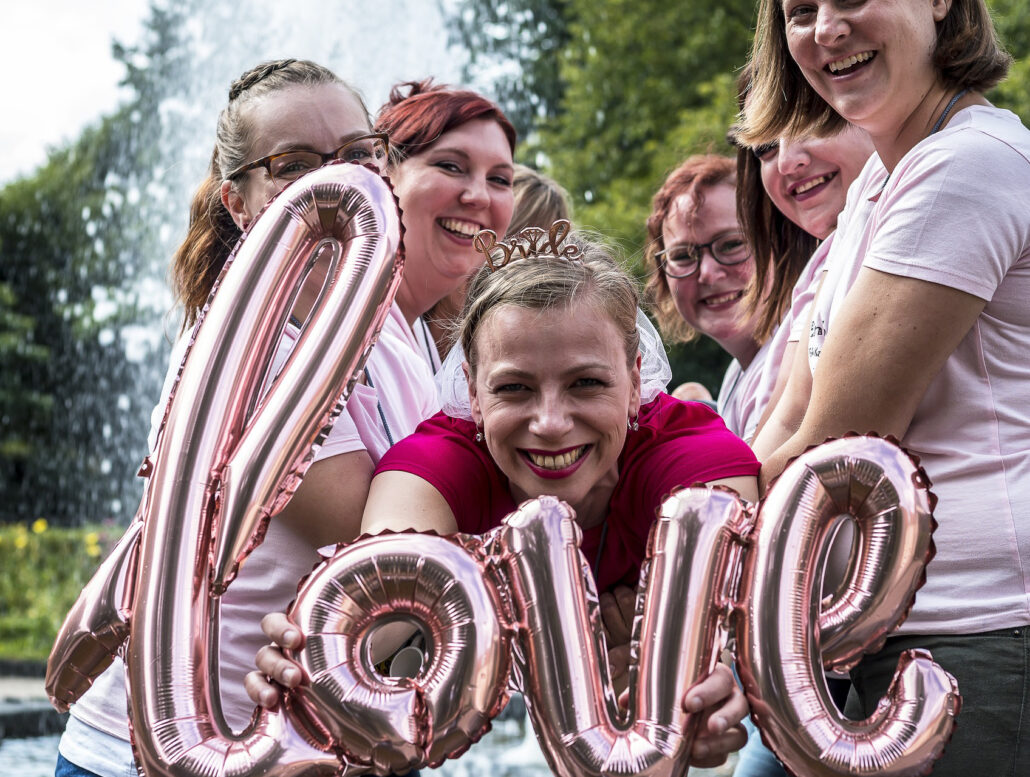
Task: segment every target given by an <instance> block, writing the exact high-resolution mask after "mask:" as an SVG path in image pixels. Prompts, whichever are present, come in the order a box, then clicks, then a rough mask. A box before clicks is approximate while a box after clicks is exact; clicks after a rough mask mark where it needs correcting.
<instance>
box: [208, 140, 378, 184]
mask: <svg viewBox="0 0 1030 777" xmlns="http://www.w3.org/2000/svg"><path fill="white" fill-rule="evenodd" d="M389 156H390V141H389V139H388V138H387V136H386V135H384V134H383V133H381V132H376V133H370V134H368V135H361V136H359V137H356V138H351V139H350V140H348V141H347V142H346V143H344V144H343V145H342V146H340V147H339V148H338V149H336V150H335V151H330V152H329V153H328V154H321V153H319V152H318V151H283V152H282V153H280V154H272V155H270V156H266V157H262V158H261V159H256V160H254V161H253V162H247V164H245V165H240V166H239V167H237V168H236V169H235V170H233V171H232V172H231V173H229V175H228V176H227V177H228V178H229V180H232V179H234V178H237V177H239V176H241V175H243V174H244V173H245V172H247V171H248V170H254V169H256V168H258V167H263V168H265V170H267V171H268V176H269V177H270V178H271V179H272V180H273V181H275V182H276V183H277V184H279V185H281V186H285V185H286V184H289V183H293V182H294V181H296V180H297V179H298V178H300V177H301V176H302V175H305V174H307V173H310V172H311V171H312V170H317V169H318V168H320V167H322V166H323V165H326V164H328V163H329V162H332V161H333V160H335V159H343V160H345V161H347V162H360V163H362V164H370V165H375V166H376V167H378V168H379V171H380V172H384V171H385V170H386V162H387V160H388V159H389Z"/></svg>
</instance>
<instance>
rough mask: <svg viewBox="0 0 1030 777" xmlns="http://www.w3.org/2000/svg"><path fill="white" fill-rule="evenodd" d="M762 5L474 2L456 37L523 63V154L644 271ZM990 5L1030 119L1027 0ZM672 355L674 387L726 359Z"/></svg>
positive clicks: (731, 99)
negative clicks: (656, 216) (684, 165)
mask: <svg viewBox="0 0 1030 777" xmlns="http://www.w3.org/2000/svg"><path fill="white" fill-rule="evenodd" d="M756 5H757V4H756V3H754V2H753V1H752V0H690V2H680V3H670V2H667V0H503V1H502V2H497V0H466V1H465V2H464V3H462V4H461V5H460V13H459V14H457V19H458V21H457V24H456V29H457V31H458V32H457V34H456V40H457V41H458V42H460V43H462V44H463V45H464V46H466V47H468V48H469V49H471V50H472V52H473V53H474V54H475V55H476V56H477V58H474V59H473V61H472V63H471V65H470V68H469V75H470V76H473V75H474V74H475V72H476V71H477V69H478V68H480V67H482V65H483V64H484V61H494V62H496V61H497V60H502V61H503V60H515V61H517V62H518V63H520V64H521V71H519V72H520V73H521V77H518V76H514V75H512V76H510V77H506V78H502V79H501V81H500V83H499V84H498V90H497V93H498V96H499V99H501V100H502V104H503V105H504V106H505V108H506V109H509V110H511V112H512V114H513V115H514V116H515V117H516V118H517V120H518V126H519V130H520V136H521V137H522V138H523V141H522V146H521V149H520V159H521V161H524V162H527V163H529V164H532V165H533V166H535V167H538V168H540V169H542V170H543V171H544V172H547V173H548V174H550V175H552V176H553V177H554V178H555V179H557V180H558V181H559V182H560V183H562V184H563V185H564V186H565V187H566V188H567V189H568V190H569V192H570V194H571V195H572V198H573V201H574V206H575V220H576V221H577V223H578V224H580V225H581V226H583V227H587V228H590V229H595V230H598V231H599V232H601V233H602V234H604V235H606V236H608V237H609V238H610V239H612V240H613V241H615V242H616V243H617V244H619V245H621V246H622V247H623V248H624V249H625V252H626V255H627V258H628V260H629V262H630V264H631V265H632V266H633V267H634V269H635V271H636V272H637V273H638V274H639V275H641V276H643V275H644V273H645V272H646V270H645V268H644V267H643V265H642V262H641V259H642V255H643V248H644V240H645V230H644V223H645V221H646V219H647V215H648V212H649V210H650V201H651V197H652V195H653V194H654V192H655V191H657V189H658V187H659V186H660V185H661V183H662V181H663V180H664V179H665V176H666V175H667V174H668V173H669V172H671V170H672V169H673V168H674V167H675V166H676V165H677V164H678V163H679V162H680V161H681V160H682V159H684V158H685V157H686V156H688V155H690V154H695V153H708V152H714V153H730V152H731V148H730V147H729V145H728V144H727V143H726V141H725V133H726V130H727V128H728V127H729V125H730V124H731V123H732V121H733V117H734V115H735V113H736V103H735V97H736V94H735V87H734V80H735V78H736V75H737V73H738V72H739V69H740V68H741V67H742V66H743V65H744V63H745V62H746V60H747V56H748V53H749V49H750V44H751V39H752V35H753V27H754V15H755V9H756ZM988 5H989V6H990V8H991V9H992V12H993V13H994V15H995V18H996V23H997V27H998V31H999V34H1000V35H1001V38H1002V41H1003V42H1004V43H1005V44H1006V46H1007V47H1008V49H1009V50H1010V51H1011V53H1012V54H1013V55H1014V57H1015V60H1016V61H1015V63H1014V66H1013V68H1012V71H1011V74H1010V76H1009V78H1008V80H1006V81H1005V82H1004V83H1003V84H1002V85H1001V86H999V87H998V88H997V89H996V90H994V92H993V93H992V94H990V95H988V97H989V99H991V100H992V101H993V102H994V103H995V104H996V105H999V106H1002V107H1005V108H1009V109H1010V110H1013V111H1015V112H1016V113H1018V114H1019V115H1020V116H1021V117H1022V118H1023V121H1024V123H1026V122H1027V121H1028V120H1030V89H1028V87H1030V13H1028V8H1027V1H1026V0H989V2H988ZM506 19H507V20H509V22H510V23H508V24H506V23H505V20H506ZM511 20H515V21H514V22H511ZM541 42H544V43H546V44H547V45H541ZM555 44H557V45H555ZM527 105H530V106H531V108H532V109H531V110H527V108H526V106H527ZM670 360H671V362H672V364H673V372H674V376H673V385H675V384H676V383H677V382H679V381H682V380H699V381H701V382H702V383H704V384H705V385H707V386H708V387H709V389H710V390H711V391H712V392H713V393H715V392H716V391H717V390H718V387H719V381H720V379H721V375H722V372H723V371H724V370H725V367H726V364H727V363H728V361H729V357H728V356H727V355H726V354H725V353H723V352H722V351H721V349H719V348H718V347H717V346H715V344H714V343H712V342H711V341H709V340H707V339H702V340H700V341H697V342H695V343H692V344H688V345H684V346H675V347H672V348H670Z"/></svg>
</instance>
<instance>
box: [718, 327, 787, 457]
mask: <svg viewBox="0 0 1030 777" xmlns="http://www.w3.org/2000/svg"><path fill="white" fill-rule="evenodd" d="M776 332H779V329H777V330H776ZM775 340H776V333H773V337H771V338H769V340H767V341H766V342H765V345H763V346H762V347H761V348H759V349H758V353H756V354H755V357H754V358H753V359H752V360H751V363H750V364H748V366H747V368H743V367H741V366H740V362H739V361H738V360H737V359H734V360H733V361H732V362H730V366H729V367H727V368H726V374H725V375H724V376H723V379H722V386H721V387H720V389H719V398H718V400H717V401H716V407H717V408H718V411H719V415H721V416H722V420H723V422H724V423H725V424H726V428H727V429H729V430H730V431H731V432H733V433H734V434H735V435H737V437H739V438H740V439H742V440H744V441H745V442H747V443H750V442H751V438H753V437H754V436H755V429H757V428H758V422H759V420H760V419H761V417H762V411H763V410H765V403H766V402H768V401H769V397H768V396H766V397H765V402H762V403H761V404H759V402H760V399H761V398H760V396H759V386H760V385H761V382H762V377H763V375H764V374H765V372H766V369H767V365H768V364H769V362H770V359H771V354H772V346H773V344H774V341H775ZM782 356H783V352H782V350H781V352H780V357H781V358H782Z"/></svg>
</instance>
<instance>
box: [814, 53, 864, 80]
mask: <svg viewBox="0 0 1030 777" xmlns="http://www.w3.org/2000/svg"><path fill="white" fill-rule="evenodd" d="M875 56H876V52H875V51H863V52H861V53H859V54H851V55H850V56H847V57H844V58H843V59H838V60H834V61H833V62H830V63H828V64H827V65H826V69H827V70H828V71H829V72H830V75H835V76H846V75H850V74H851V73H854V72H855V71H856V70H858V69H859V68H861V67H862V66H863V65H864V64H865V63H866V62H868V61H869V60H871V59H872V58H873V57H875Z"/></svg>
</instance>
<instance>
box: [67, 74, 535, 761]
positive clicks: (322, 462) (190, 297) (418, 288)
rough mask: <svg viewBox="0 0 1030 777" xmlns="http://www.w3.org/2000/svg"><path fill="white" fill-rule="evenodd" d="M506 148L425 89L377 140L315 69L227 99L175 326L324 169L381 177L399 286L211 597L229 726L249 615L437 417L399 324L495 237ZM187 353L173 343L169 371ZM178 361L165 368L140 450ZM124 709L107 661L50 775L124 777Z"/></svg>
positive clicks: (192, 314) (237, 88)
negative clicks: (242, 246) (285, 486)
mask: <svg viewBox="0 0 1030 777" xmlns="http://www.w3.org/2000/svg"><path fill="white" fill-rule="evenodd" d="M387 131H388V132H390V133H391V137H390V141H391V142H390V143H389V144H388V142H387V140H386V136H385V134H384V133H385V132H387ZM388 146H389V147H390V154H389V157H388V155H387V149H388ZM514 146H515V130H514V127H513V126H512V125H511V123H510V122H509V121H508V119H507V118H506V117H505V116H504V114H503V113H502V112H501V111H500V109H499V108H498V107H497V106H496V105H495V104H494V103H492V102H490V101H489V100H487V99H485V98H484V97H482V96H480V95H478V94H476V93H474V92H470V91H467V90H458V89H450V88H446V87H440V86H435V85H433V84H432V83H431V82H429V81H423V82H418V83H409V84H401V85H400V86H398V87H397V88H395V89H394V90H393V92H392V93H391V96H390V100H389V102H388V103H387V105H385V106H384V107H383V108H382V109H381V110H380V112H379V116H378V119H377V122H376V125H375V127H372V126H370V121H369V116H368V111H367V110H366V107H365V105H364V103H363V101H362V99H361V97H360V96H359V95H358V93H357V92H356V91H355V90H354V89H353V88H352V87H350V86H349V85H347V84H346V83H344V82H343V81H342V80H341V79H339V78H338V77H337V76H336V75H335V74H333V73H332V72H331V71H329V70H328V69H326V68H324V67H322V66H320V65H318V64H316V63H313V62H308V61H304V60H295V59H285V60H277V61H272V62H265V63H262V64H260V65H258V66H256V67H254V68H252V69H251V70H249V71H248V72H246V73H244V74H243V75H242V76H241V77H240V78H239V79H237V80H236V81H235V82H234V83H233V84H232V86H231V87H230V90H229V100H228V104H227V105H226V106H225V108H224V109H223V111H222V112H221V114H220V116H219V122H218V131H217V137H216V144H215V149H214V153H213V154H212V159H211V165H210V168H209V170H208V174H207V177H206V178H205V180H204V181H203V182H202V184H201V185H200V187H199V189H198V191H197V192H196V194H195V196H194V200H193V205H192V208H191V220H190V228H189V232H188V234H187V236H186V239H185V240H184V241H183V243H182V245H181V246H180V247H179V249H178V250H177V252H176V255H175V258H174V260H173V268H172V276H173V284H174V286H175V291H176V294H177V297H178V300H179V302H180V303H181V304H182V305H183V308H184V312H185V320H184V328H188V327H189V326H191V325H192V324H194V322H195V321H196V319H197V317H198V315H199V313H200V311H201V309H202V308H203V306H204V304H205V303H206V301H207V298H208V295H209V294H210V293H211V291H212V288H213V287H214V284H215V281H216V279H217V277H218V275H219V273H220V272H221V270H222V267H223V265H224V263H225V261H226V259H227V257H228V255H229V253H230V251H231V250H232V247H233V246H234V245H235V244H236V242H237V240H238V239H239V238H240V236H241V234H242V233H243V231H244V230H246V229H247V228H248V227H249V225H250V224H251V222H252V221H254V219H256V218H258V215H259V214H260V212H261V211H262V209H263V208H264V207H265V206H266V204H267V203H268V201H269V200H270V199H271V198H272V197H274V196H275V195H276V194H277V193H278V192H280V191H282V190H283V189H284V188H285V187H286V186H287V185H288V184H289V183H290V182H292V181H294V180H296V179H298V178H300V177H301V175H303V174H304V173H306V172H308V171H310V170H313V169H315V168H318V167H320V166H322V165H323V164H326V163H329V162H330V161H334V160H345V161H355V162H360V163H364V164H371V165H375V166H377V167H378V169H379V170H380V171H381V172H384V173H386V172H388V173H389V174H390V176H391V180H392V182H393V186H394V191H395V192H396V194H397V196H398V199H399V201H400V204H401V210H402V220H403V223H404V227H405V230H406V234H405V245H406V246H407V251H406V262H405V266H404V278H403V280H402V283H401V286H400V288H399V291H398V293H397V298H396V301H395V303H394V305H393V307H392V308H391V310H390V313H389V315H388V316H387V319H386V322H385V323H384V325H383V330H382V332H381V334H380V337H379V339H378V342H377V344H376V347H375V348H374V349H373V351H372V354H371V356H370V358H369V360H368V363H367V369H366V372H365V375H366V382H365V384H364V385H360V384H359V385H358V386H356V387H355V389H354V393H353V394H352V396H351V399H350V400H349V401H348V403H347V407H346V411H345V412H344V413H341V414H340V416H339V418H338V419H337V421H336V423H335V424H334V426H333V428H332V430H331V432H330V434H329V436H328V438H327V440H326V441H325V444H324V445H323V446H322V447H321V450H320V451H319V453H318V455H317V456H316V461H315V463H314V464H313V465H312V466H311V467H310V469H309V470H308V472H307V474H306V475H305V477H304V480H303V482H302V483H301V485H300V487H299V488H298V489H297V492H296V493H295V495H294V497H293V499H292V500H291V501H290V503H289V504H288V505H287V506H286V507H285V508H284V509H283V510H282V511H281V512H280V513H278V514H277V515H276V516H274V517H273V519H272V521H271V523H270V525H269V529H268V533H267V534H266V536H265V540H264V543H263V544H262V545H261V546H259V547H258V548H257V550H256V551H255V552H254V554H252V555H251V556H250V557H249V558H248V559H247V563H246V564H244V565H243V567H242V568H241V572H240V575H239V576H238V577H237V579H236V580H235V581H234V583H233V585H232V587H231V588H230V589H229V590H228V592H227V593H226V594H225V595H224V596H223V597H222V598H221V636H222V647H223V649H222V651H221V655H220V659H219V668H220V671H221V691H222V709H223V712H224V713H225V715H226V718H227V720H228V722H229V724H230V726H231V727H235V728H236V729H242V728H243V727H244V726H246V724H247V721H248V720H249V719H250V716H251V713H252V712H253V707H252V705H250V704H249V702H248V701H247V698H246V695H245V693H244V691H243V684H242V678H243V675H244V674H245V673H246V671H247V669H248V668H249V666H250V657H251V656H253V654H254V652H255V651H256V650H257V649H258V647H259V646H261V645H262V644H265V643H266V640H265V639H264V637H263V636H262V634H261V632H260V629H259V627H258V622H259V619H260V617H261V616H262V615H263V614H264V613H265V612H267V611H268V610H269V609H274V608H277V607H285V606H286V604H287V603H288V602H289V601H290V599H291V597H292V595H293V594H294V593H295V592H296V583H297V580H299V579H300V577H301V576H303V575H304V574H306V573H307V572H308V571H310V569H311V566H312V564H314V563H315V562H316V561H317V553H316V549H317V548H318V547H321V546H322V545H326V544H330V543H334V542H338V541H342V540H346V539H352V538H353V537H354V536H356V535H357V533H358V529H359V526H360V520H361V514H362V510H363V508H364V503H365V496H366V495H367V491H368V485H369V482H370V480H371V476H372V471H373V468H374V466H375V464H376V463H377V462H378V460H379V458H380V456H381V455H382V454H383V452H384V451H385V450H386V449H387V448H388V447H389V446H390V445H391V444H392V443H393V442H395V441H396V440H397V439H400V438H401V437H404V436H406V435H407V434H409V433H410V432H411V431H412V430H413V429H414V428H415V426H416V425H417V424H418V423H419V422H420V421H422V420H423V419H424V418H426V417H427V416H429V415H431V414H432V413H433V412H435V411H436V410H437V409H438V408H439V400H438V398H437V396H436V391H435V387H434V385H433V381H432V373H431V372H430V370H429V368H428V365H427V364H426V363H425V361H424V358H423V356H422V354H421V353H420V351H419V346H418V343H417V342H416V341H415V338H414V333H413V332H412V329H411V325H412V323H413V322H414V320H415V318H416V317H417V316H418V315H420V314H421V313H424V312H425V311H426V310H428V309H429V308H430V307H431V306H432V305H433V304H434V303H435V302H437V301H438V300H439V299H440V298H442V297H443V296H445V295H446V294H448V293H450V292H451V291H453V290H454V289H456V288H460V287H461V286H462V285H463V284H464V281H465V278H466V277H467V276H468V274H469V273H471V272H472V271H473V270H474V269H476V267H477V266H478V265H480V264H481V263H482V256H481V255H479V254H478V253H477V252H476V251H475V250H474V248H473V245H472V234H473V233H474V232H476V231H478V230H479V229H483V228H489V229H494V230H497V231H500V232H503V231H504V230H505V229H506V228H507V226H508V222H509V220H510V218H511V214H512V207H513V197H512V191H511V177H512V170H513V167H512V152H513V150H514ZM308 297H310V295H308ZM305 299H306V297H305V294H304V293H303V292H302V294H301V296H300V298H299V300H298V303H297V305H296V306H295V308H294V311H293V314H294V319H295V320H294V321H291V322H290V323H289V324H287V325H286V332H285V334H286V336H285V337H284V338H283V347H282V348H281V350H280V353H279V354H278V358H279V359H281V360H285V357H286V349H287V347H288V342H289V341H290V340H291V337H292V335H293V334H295V332H296V331H297V330H296V327H297V326H299V325H300V324H301V323H302V321H303V319H304V318H305V316H306V315H307V312H308V307H307V306H309V305H310V298H307V302H305ZM188 340H189V335H188V333H184V335H183V338H182V341H181V349H180V350H179V351H178V354H179V357H180V358H181V353H182V351H183V350H185V344H186V342H188ZM180 358H173V362H172V364H171V367H170V373H169V379H168V380H167V381H166V390H165V394H164V395H163V397H162V401H161V402H160V403H159V405H160V406H159V409H158V410H157V411H156V414H155V415H156V419H157V425H156V426H155V431H154V434H153V435H152V439H153V438H156V434H157V428H158V427H159V426H160V420H161V418H162V417H163V408H164V400H165V399H166V398H167V394H168V392H170V390H171V386H172V384H173V382H174V379H175V375H176V374H177V371H178V367H179V361H180ZM125 700H126V692H125V683H124V669H123V667H122V665H121V663H120V662H116V663H115V664H114V665H113V666H111V667H110V668H108V670H107V671H106V672H105V673H103V674H102V675H101V676H100V677H99V678H98V679H97V682H96V683H95V684H94V686H93V687H92V688H90V690H89V691H87V692H86V694H84V695H83V697H82V698H81V699H80V700H79V701H78V702H77V703H76V704H75V705H74V706H73V707H72V713H71V715H72V718H71V721H70V722H69V725H68V728H67V729H66V731H65V734H64V736H63V737H62V740H61V744H60V753H61V760H60V762H59V769H60V770H61V773H62V774H64V775H68V776H69V777H72V775H74V776H75V777H84V776H87V775H93V776H95V775H99V776H100V777H115V775H122V774H127V773H130V772H134V771H135V767H134V764H133V754H132V750H131V747H130V744H129V728H128V719H127V712H126V701H125Z"/></svg>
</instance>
